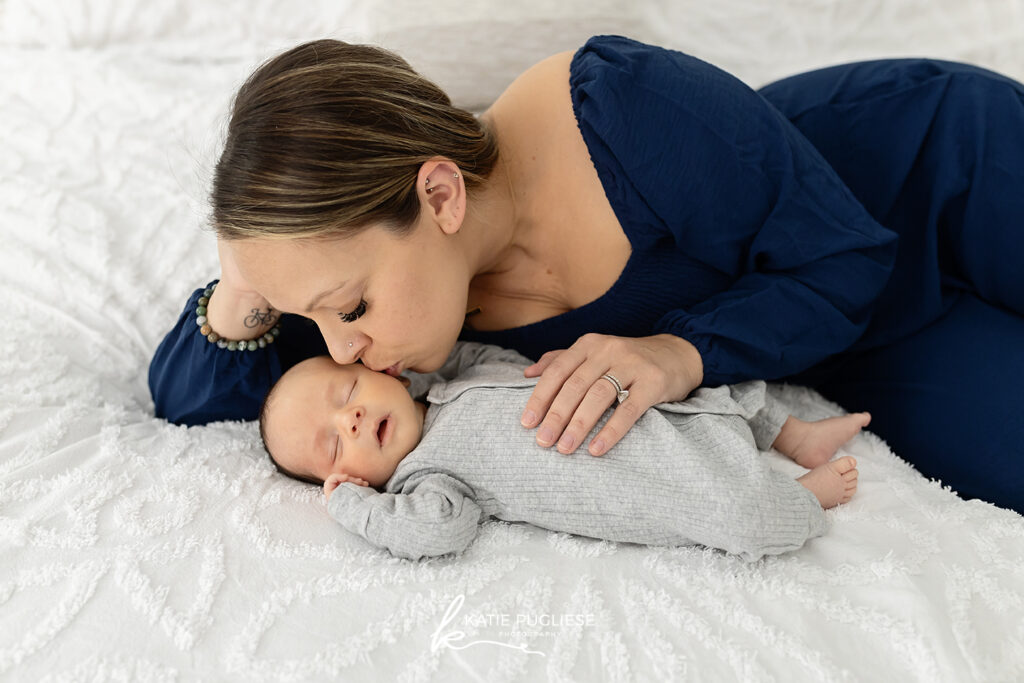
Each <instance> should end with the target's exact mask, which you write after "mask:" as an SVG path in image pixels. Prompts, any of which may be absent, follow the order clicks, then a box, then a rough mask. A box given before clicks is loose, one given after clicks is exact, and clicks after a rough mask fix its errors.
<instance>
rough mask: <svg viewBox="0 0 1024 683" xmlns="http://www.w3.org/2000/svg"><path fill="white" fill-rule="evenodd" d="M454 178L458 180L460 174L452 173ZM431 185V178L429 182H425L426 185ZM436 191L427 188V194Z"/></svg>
mask: <svg viewBox="0 0 1024 683" xmlns="http://www.w3.org/2000/svg"><path fill="white" fill-rule="evenodd" d="M452 177H453V178H458V177H459V174H458V173H452ZM429 184H430V178H427V182H425V183H424V185H429ZM434 189H436V188H433V187H428V188H427V194H430V193H431V192H433V191H434Z"/></svg>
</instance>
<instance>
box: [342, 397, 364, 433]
mask: <svg viewBox="0 0 1024 683" xmlns="http://www.w3.org/2000/svg"><path fill="white" fill-rule="evenodd" d="M366 416H367V412H366V410H365V409H364V408H362V407H361V405H354V407H349V405H346V407H345V408H343V409H342V410H340V411H338V412H337V413H335V425H336V426H337V429H338V431H339V432H343V433H346V434H348V435H349V436H358V435H359V429H361V427H362V420H364V419H365V418H366Z"/></svg>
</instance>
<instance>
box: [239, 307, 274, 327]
mask: <svg viewBox="0 0 1024 683" xmlns="http://www.w3.org/2000/svg"><path fill="white" fill-rule="evenodd" d="M277 317H278V316H277V314H276V313H275V312H274V309H273V308H268V309H267V310H266V311H261V310H260V309H258V308H254V309H252V313H250V314H249V315H247V316H245V320H243V321H242V324H243V325H245V326H246V327H249V328H253V327H264V326H269V325H273V324H274V323H276V322H277Z"/></svg>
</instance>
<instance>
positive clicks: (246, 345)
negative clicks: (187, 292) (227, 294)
mask: <svg viewBox="0 0 1024 683" xmlns="http://www.w3.org/2000/svg"><path fill="white" fill-rule="evenodd" d="M215 289H217V283H216V282H214V283H213V284H212V285H210V286H209V287H207V288H206V289H205V290H203V295H202V296H201V297H199V301H198V302H197V305H196V325H197V326H198V327H199V334H201V335H203V336H204V337H206V341H208V342H210V343H211V344H216V345H217V348H219V349H227V350H228V351H255V350H256V349H265V348H266V347H267V344H273V343H274V339H276V338H277V335H279V334H281V324H280V323H278V324H277V325H274V326H273V327H272V328H271V329H270V331H269V332H267V333H266V334H265V335H263V336H262V337H258V338H256V339H243V340H241V341H234V340H231V339H224V338H223V337H221V336H220V335H219V334H217V333H216V332H214V331H213V328H212V327H210V323H209V322H207V320H206V306H207V305H208V304H209V303H210V297H211V296H213V290H215Z"/></svg>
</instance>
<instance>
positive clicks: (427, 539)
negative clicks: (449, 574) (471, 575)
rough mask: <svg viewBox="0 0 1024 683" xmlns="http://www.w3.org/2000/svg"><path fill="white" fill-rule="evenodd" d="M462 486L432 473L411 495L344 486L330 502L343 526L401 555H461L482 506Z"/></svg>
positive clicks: (477, 521)
mask: <svg viewBox="0 0 1024 683" xmlns="http://www.w3.org/2000/svg"><path fill="white" fill-rule="evenodd" d="M470 493H471V491H469V489H468V487H467V486H466V485H465V484H463V483H462V482H460V481H458V480H456V479H453V478H452V477H449V476H448V475H445V474H430V475H427V476H426V477H424V478H423V479H422V480H420V481H419V482H418V483H417V485H416V487H415V489H414V490H412V491H411V492H409V493H380V492H378V491H376V490H375V489H372V488H370V487H368V486H359V485H357V484H353V483H350V482H345V483H343V484H341V485H340V486H338V488H336V489H335V490H334V492H333V493H332V494H331V497H330V499H329V500H328V502H327V511H328V513H330V515H331V517H333V518H334V519H335V520H336V521H337V522H338V523H339V524H341V525H342V526H343V527H345V528H346V529H348V530H349V531H351V532H353V533H355V534H358V535H360V536H362V537H363V538H365V539H366V540H367V541H369V542H370V543H372V544H373V545H375V546H377V547H380V548H387V549H388V550H389V551H391V553H392V554H393V555H395V556H397V557H404V558H407V559H410V560H417V559H419V558H421V557H425V556H427V557H432V556H435V555H444V554H446V553H452V552H462V551H463V550H465V549H466V547H467V546H469V544H470V542H472V540H473V539H474V538H475V537H476V533H477V528H478V525H479V523H480V517H481V511H480V507H479V506H478V505H477V504H476V502H475V501H474V500H473V499H472V498H471V497H470V495H469V494H470Z"/></svg>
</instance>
